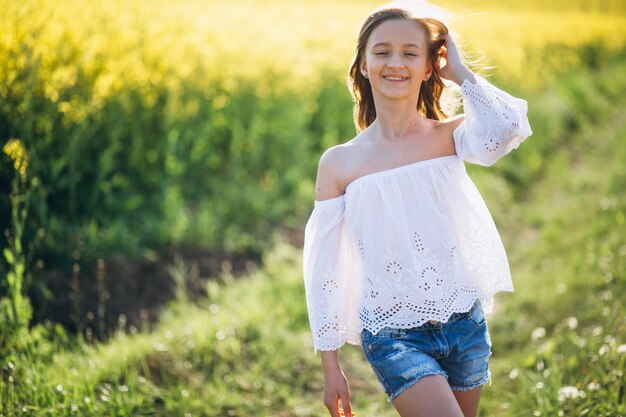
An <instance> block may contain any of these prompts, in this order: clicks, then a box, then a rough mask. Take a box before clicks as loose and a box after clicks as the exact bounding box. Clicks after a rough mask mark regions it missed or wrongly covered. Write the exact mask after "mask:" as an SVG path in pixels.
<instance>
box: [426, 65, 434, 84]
mask: <svg viewBox="0 0 626 417" xmlns="http://www.w3.org/2000/svg"><path fill="white" fill-rule="evenodd" d="M431 75H433V69H432V68H431V67H430V66H429V67H428V69H427V70H426V73H425V74H424V81H428V79H429V78H430V76H431Z"/></svg>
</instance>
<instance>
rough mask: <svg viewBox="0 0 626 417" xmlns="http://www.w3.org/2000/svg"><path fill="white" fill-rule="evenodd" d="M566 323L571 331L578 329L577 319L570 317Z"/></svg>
mask: <svg viewBox="0 0 626 417" xmlns="http://www.w3.org/2000/svg"><path fill="white" fill-rule="evenodd" d="M566 323H567V327H569V328H570V330H574V329H576V328H577V327H578V319H577V318H576V317H568V318H567V319H566Z"/></svg>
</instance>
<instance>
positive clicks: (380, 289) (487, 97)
mask: <svg viewBox="0 0 626 417" xmlns="http://www.w3.org/2000/svg"><path fill="white" fill-rule="evenodd" d="M461 92H462V97H463V107H464V112H465V120H464V121H463V122H462V123H461V124H460V125H459V126H458V127H457V128H456V129H455V130H454V133H453V137H454V144H455V147H456V155H451V156H443V157H437V158H433V159H428V160H424V161H418V162H415V163H411V164H409V165H403V166H399V167H396V168H391V169H387V170H384V171H380V172H375V173H372V174H368V175H365V176H362V177H360V178H358V179H356V180H354V181H352V182H351V183H350V184H349V185H348V186H347V187H346V190H345V194H343V195H342V196H340V197H336V198H333V199H330V200H323V201H316V202H315V207H314V209H313V212H312V213H311V216H310V218H309V220H308V222H307V224H306V228H305V239H304V257H303V272H304V281H305V289H306V299H307V307H308V312H309V322H310V325H311V331H312V333H313V342H314V347H315V349H316V350H318V349H319V350H335V349H338V348H339V347H341V346H342V345H343V344H344V343H346V342H348V343H352V344H359V343H360V333H361V330H362V329H363V328H365V329H367V330H369V331H371V332H372V333H377V332H378V331H379V330H380V329H382V328H383V327H394V328H411V327H415V326H419V325H421V324H423V323H425V322H426V321H428V320H438V321H441V322H446V321H447V320H448V318H449V317H450V315H451V314H452V313H455V312H463V311H467V310H469V309H470V308H471V306H472V304H473V303H474V302H475V301H476V300H477V299H480V300H481V303H482V306H483V308H484V309H485V310H486V311H490V310H491V307H492V304H493V294H494V293H496V292H498V291H512V290H513V285H512V282H511V273H510V270H509V265H508V260H507V256H506V252H505V250H504V247H503V245H502V241H501V239H500V236H499V234H498V230H497V229H496V226H495V224H494V222H493V219H492V217H491V214H490V213H489V210H488V209H487V206H486V205H485V202H484V200H483V198H482V197H481V195H480V193H479V192H478V190H477V188H476V186H475V185H474V183H473V182H472V180H471V179H470V177H469V176H468V175H467V172H466V170H465V165H464V163H463V161H464V160H465V161H468V162H472V163H477V164H481V165H485V166H489V165H492V164H493V163H495V162H496V161H497V160H498V159H499V158H500V157H502V156H504V155H506V154H507V153H509V152H510V151H511V150H513V149H515V148H517V147H518V146H519V144H520V143H521V142H522V141H523V140H525V139H526V138H527V137H528V136H530V135H531V134H532V132H531V129H530V126H529V123H528V119H527V116H526V112H527V108H528V105H527V103H526V101H524V100H521V99H518V98H515V97H512V96H511V95H509V94H508V93H506V92H504V91H502V90H500V89H498V88H496V87H494V86H493V85H491V84H490V83H488V82H487V81H486V80H484V79H483V78H481V77H478V76H477V77H476V84H474V83H472V82H470V81H469V80H465V81H464V82H463V84H462V86H461Z"/></svg>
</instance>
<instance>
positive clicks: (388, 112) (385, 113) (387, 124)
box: [372, 99, 422, 140]
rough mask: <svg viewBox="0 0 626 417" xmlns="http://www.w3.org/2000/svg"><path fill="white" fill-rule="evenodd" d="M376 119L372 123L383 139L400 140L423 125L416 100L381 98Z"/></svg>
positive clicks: (377, 105) (377, 104) (377, 106)
mask: <svg viewBox="0 0 626 417" xmlns="http://www.w3.org/2000/svg"><path fill="white" fill-rule="evenodd" d="M379 101H382V102H378V103H376V120H374V123H372V127H374V128H375V129H376V131H377V133H378V136H379V137H380V138H381V139H388V140H398V139H402V138H403V137H405V136H406V135H407V134H408V133H411V132H414V131H415V130H416V129H417V128H419V126H420V125H421V121H422V116H420V115H419V114H418V113H417V110H416V102H417V101H416V100H411V99H407V100H379Z"/></svg>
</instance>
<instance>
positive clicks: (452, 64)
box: [439, 34, 476, 85]
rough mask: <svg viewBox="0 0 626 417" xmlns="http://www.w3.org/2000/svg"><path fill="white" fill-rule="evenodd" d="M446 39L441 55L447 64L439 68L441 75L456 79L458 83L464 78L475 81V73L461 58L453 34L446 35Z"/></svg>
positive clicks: (461, 82)
mask: <svg viewBox="0 0 626 417" xmlns="http://www.w3.org/2000/svg"><path fill="white" fill-rule="evenodd" d="M444 38H445V41H444V44H443V46H442V47H441V49H440V53H441V57H442V58H443V59H445V60H446V65H444V66H443V67H441V68H440V69H439V75H440V76H441V77H442V78H445V79H446V80H450V81H454V82H455V83H456V84H458V85H461V84H463V80H465V79H469V80H470V81H471V82H473V83H475V82H476V80H475V79H474V74H473V73H472V72H471V71H470V70H469V69H468V68H467V67H466V66H465V64H464V63H463V60H462V58H461V53H460V52H459V49H458V47H457V46H456V43H455V42H454V38H453V37H452V36H451V35H449V34H448V35H445V36H444Z"/></svg>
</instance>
